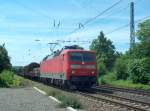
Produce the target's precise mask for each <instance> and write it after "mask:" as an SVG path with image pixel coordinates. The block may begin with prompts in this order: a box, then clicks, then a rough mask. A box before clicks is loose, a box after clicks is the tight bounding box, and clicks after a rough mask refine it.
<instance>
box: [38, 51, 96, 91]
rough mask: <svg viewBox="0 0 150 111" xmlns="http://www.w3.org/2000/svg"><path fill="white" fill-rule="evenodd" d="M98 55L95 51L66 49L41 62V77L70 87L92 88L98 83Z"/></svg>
mask: <svg viewBox="0 0 150 111" xmlns="http://www.w3.org/2000/svg"><path fill="white" fill-rule="evenodd" d="M96 75H97V70H96V56H95V52H93V51H86V50H81V49H64V50H62V51H61V52H60V54H58V55H57V56H55V57H53V58H51V57H50V56H49V57H46V58H45V59H44V60H43V61H42V62H41V63H40V78H43V79H45V80H46V81H47V82H50V83H53V84H57V85H63V86H69V87H70V88H90V87H92V86H93V85H95V84H96Z"/></svg>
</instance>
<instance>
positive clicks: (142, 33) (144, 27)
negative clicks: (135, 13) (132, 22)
mask: <svg viewBox="0 0 150 111" xmlns="http://www.w3.org/2000/svg"><path fill="white" fill-rule="evenodd" d="M136 35H137V37H138V39H139V40H141V42H145V41H150V19H148V20H145V21H144V22H142V23H139V25H138V30H137V34H136Z"/></svg>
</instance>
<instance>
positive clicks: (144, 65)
mask: <svg viewBox="0 0 150 111" xmlns="http://www.w3.org/2000/svg"><path fill="white" fill-rule="evenodd" d="M129 72H130V76H131V79H132V80H133V82H134V83H143V84H148V83H149V82H150V58H143V59H136V60H133V61H132V62H131V63H130V66H129Z"/></svg>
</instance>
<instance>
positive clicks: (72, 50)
mask: <svg viewBox="0 0 150 111" xmlns="http://www.w3.org/2000/svg"><path fill="white" fill-rule="evenodd" d="M68 52H92V53H95V51H90V50H80V49H65V50H63V51H62V52H61V54H65V53H68Z"/></svg>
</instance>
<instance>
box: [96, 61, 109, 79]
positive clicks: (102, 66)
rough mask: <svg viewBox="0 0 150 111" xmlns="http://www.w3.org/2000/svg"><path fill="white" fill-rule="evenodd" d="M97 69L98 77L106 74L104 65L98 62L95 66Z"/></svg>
mask: <svg viewBox="0 0 150 111" xmlns="http://www.w3.org/2000/svg"><path fill="white" fill-rule="evenodd" d="M97 69H98V71H99V72H98V76H102V75H104V74H106V72H107V69H106V66H105V64H104V63H102V62H100V63H98V64H97Z"/></svg>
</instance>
